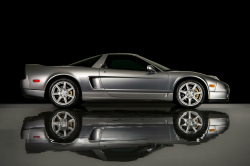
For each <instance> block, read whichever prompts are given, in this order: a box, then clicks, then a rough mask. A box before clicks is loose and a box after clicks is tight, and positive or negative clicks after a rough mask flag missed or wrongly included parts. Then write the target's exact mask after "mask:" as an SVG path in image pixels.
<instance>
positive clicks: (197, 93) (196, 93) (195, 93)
mask: <svg viewBox="0 0 250 166" xmlns="http://www.w3.org/2000/svg"><path fill="white" fill-rule="evenodd" d="M199 94H202V92H194V95H199Z"/></svg>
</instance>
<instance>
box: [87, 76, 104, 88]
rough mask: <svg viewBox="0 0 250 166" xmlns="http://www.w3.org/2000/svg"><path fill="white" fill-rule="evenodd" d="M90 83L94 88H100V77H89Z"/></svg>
mask: <svg viewBox="0 0 250 166" xmlns="http://www.w3.org/2000/svg"><path fill="white" fill-rule="evenodd" d="M89 81H90V84H91V86H92V87H93V88H94V89H102V88H103V87H102V84H101V82H100V78H98V77H90V78H89Z"/></svg>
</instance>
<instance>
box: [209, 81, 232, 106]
mask: <svg viewBox="0 0 250 166" xmlns="http://www.w3.org/2000/svg"><path fill="white" fill-rule="evenodd" d="M229 98H230V87H229V85H228V84H226V83H224V82H222V81H218V82H217V85H216V88H215V89H214V90H210V92H209V100H208V102H228V101H229Z"/></svg>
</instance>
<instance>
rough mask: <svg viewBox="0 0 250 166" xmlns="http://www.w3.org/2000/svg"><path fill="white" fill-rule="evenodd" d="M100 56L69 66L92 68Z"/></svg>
mask: <svg viewBox="0 0 250 166" xmlns="http://www.w3.org/2000/svg"><path fill="white" fill-rule="evenodd" d="M100 57H101V55H98V56H94V57H91V58H88V59H84V60H81V61H79V62H75V63H72V64H70V66H84V67H92V66H93V65H94V64H95V63H96V62H97V61H98V60H99V59H100Z"/></svg>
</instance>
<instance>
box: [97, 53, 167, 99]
mask: <svg viewBox="0 0 250 166" xmlns="http://www.w3.org/2000/svg"><path fill="white" fill-rule="evenodd" d="M147 65H150V64H149V63H148V62H146V61H144V60H142V59H140V58H138V57H137V56H134V55H126V54H125V55H123V54H122V55H120V54H119V55H108V56H107V58H106V61H105V64H104V67H105V68H101V69H100V78H101V82H102V85H103V87H104V89H105V91H106V92H107V93H108V94H109V95H110V96H113V97H121V98H139V99H140V98H147V99H150V98H164V97H166V93H167V92H168V86H169V81H168V79H169V78H168V74H167V73H165V72H161V71H160V70H158V71H157V72H156V73H150V72H149V71H147Z"/></svg>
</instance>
